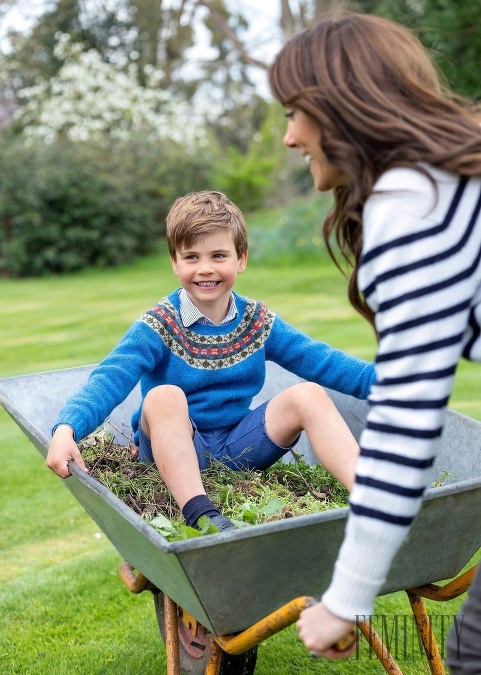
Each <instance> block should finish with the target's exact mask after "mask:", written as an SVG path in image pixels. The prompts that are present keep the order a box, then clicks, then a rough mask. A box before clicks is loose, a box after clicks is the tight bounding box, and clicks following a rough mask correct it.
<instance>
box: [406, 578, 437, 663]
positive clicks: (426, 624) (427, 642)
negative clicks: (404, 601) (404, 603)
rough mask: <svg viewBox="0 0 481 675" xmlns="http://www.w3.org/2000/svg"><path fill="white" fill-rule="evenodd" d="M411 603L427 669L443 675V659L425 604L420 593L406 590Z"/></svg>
mask: <svg viewBox="0 0 481 675" xmlns="http://www.w3.org/2000/svg"><path fill="white" fill-rule="evenodd" d="M406 593H407V596H408V598H409V602H410V603H411V609H412V611H413V614H414V619H415V621H416V626H417V629H418V633H419V637H420V638H421V640H422V643H423V647H424V651H425V652H426V658H427V660H428V664H429V669H430V670H431V673H432V675H445V672H446V671H445V670H444V666H443V661H442V659H441V655H440V653H439V649H438V645H437V642H436V638H435V637H434V633H433V631H432V630H431V622H430V620H429V616H428V613H427V611H426V605H425V604H424V601H423V599H422V597H421V596H420V595H417V594H416V593H411V592H410V591H406Z"/></svg>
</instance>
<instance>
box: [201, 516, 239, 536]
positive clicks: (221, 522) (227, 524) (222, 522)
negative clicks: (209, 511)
mask: <svg viewBox="0 0 481 675" xmlns="http://www.w3.org/2000/svg"><path fill="white" fill-rule="evenodd" d="M208 518H209V520H210V522H211V523H212V525H215V526H216V527H218V528H219V530H220V531H221V532H222V531H223V530H230V529H231V528H233V527H235V525H234V523H232V522H231V521H230V520H229V519H228V518H227V517H226V516H223V515H222V513H219V515H218V516H217V515H216V516H208Z"/></svg>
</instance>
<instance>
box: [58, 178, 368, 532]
mask: <svg viewBox="0 0 481 675" xmlns="http://www.w3.org/2000/svg"><path fill="white" fill-rule="evenodd" d="M167 242H168V246H169V252H170V257H171V262H172V268H173V271H174V273H175V274H176V275H177V276H178V277H179V281H180V284H181V288H180V289H177V290H175V291H174V292H173V293H171V294H170V295H169V296H167V297H165V298H163V299H162V300H161V301H160V302H159V303H158V304H157V305H156V306H155V307H153V308H152V309H151V310H149V311H148V312H146V313H145V314H143V315H142V316H141V317H140V319H139V320H138V321H136V322H135V323H134V324H133V325H132V326H131V328H130V329H129V330H128V331H127V333H126V334H125V336H124V337H123V338H122V340H121V341H120V342H119V343H118V345H117V346H116V347H115V348H114V350H113V351H112V352H111V353H110V354H109V356H107V358H106V359H105V360H104V361H102V363H100V364H99V365H98V366H97V368H96V369H95V370H94V371H93V372H92V374H91V375H90V378H89V380H88V382H87V383H86V385H85V386H84V387H83V388H82V389H81V390H80V391H79V392H78V393H77V394H75V395H74V396H73V397H72V398H71V399H70V400H69V401H68V402H67V404H66V405H65V407H64V408H63V410H62V411H61V412H60V414H59V417H58V420H57V423H56V425H55V427H54V429H53V438H52V442H51V444H50V448H49V451H48V455H47V460H46V462H47V466H48V467H49V468H50V469H52V470H53V471H54V472H55V473H56V474H58V475H59V476H61V477H62V478H66V477H67V476H68V475H70V474H69V470H68V461H69V460H73V461H74V462H76V463H77V464H78V465H79V466H80V467H81V468H82V469H84V470H86V467H85V464H84V462H83V460H82V457H81V455H80V452H79V450H78V447H77V444H76V441H79V440H80V439H82V438H83V437H84V436H86V435H87V434H89V433H91V432H92V431H94V430H95V429H96V428H97V427H98V426H99V425H100V424H101V423H102V422H103V421H104V420H105V419H106V418H107V417H108V415H109V414H110V413H111V412H112V410H113V409H114V408H115V407H116V406H117V405H118V404H119V403H121V402H122V401H123V400H124V399H125V398H126V396H127V395H128V394H129V393H130V391H131V390H132V389H133V388H134V387H135V385H136V384H137V383H138V382H139V381H140V384H141V393H142V403H141V406H140V408H139V410H137V411H136V412H135V413H134V415H133V418H132V429H133V440H134V443H135V444H136V445H137V446H138V447H139V459H140V460H141V461H143V462H155V464H156V465H157V468H158V471H159V473H160V475H161V477H162V478H163V480H164V481H165V483H166V485H167V487H168V488H169V490H170V492H171V493H172V495H173V497H174V499H175V500H176V502H177V503H178V505H179V507H180V508H181V509H182V513H183V516H184V518H185V520H186V522H187V524H188V525H191V526H192V527H196V526H197V522H198V520H199V518H200V517H201V516H203V515H206V516H208V517H209V518H210V520H211V521H212V523H213V524H214V525H216V526H217V527H218V529H219V530H224V529H228V528H230V527H233V524H232V523H231V522H230V520H228V519H227V518H226V517H225V516H223V515H222V514H220V513H219V511H218V510H217V509H216V508H215V506H214V505H213V504H212V502H211V501H210V499H209V498H208V496H207V495H206V493H205V490H204V487H203V484H202V479H201V473H200V470H201V469H204V468H205V467H207V465H208V464H209V461H210V459H211V458H212V457H214V458H216V459H218V460H219V461H221V462H222V463H224V464H227V465H228V466H230V467H231V468H234V469H244V468H251V469H252V468H253V469H264V468H266V467H268V466H270V465H271V464H273V463H274V462H276V461H277V460H278V459H279V458H280V457H282V455H284V454H285V453H286V452H287V451H288V450H289V449H290V448H292V447H293V446H294V445H295V444H296V442H297V441H298V439H299V436H300V434H301V432H302V431H303V430H305V431H306V433H307V436H308V438H309V440H310V442H311V445H312V447H313V450H314V452H315V453H316V456H317V457H318V459H319V461H320V462H321V463H322V464H323V465H324V466H325V467H326V468H327V469H328V470H329V471H330V472H331V473H332V474H333V475H334V476H335V477H336V478H337V479H338V480H340V481H341V482H342V483H343V484H344V485H345V486H346V487H347V488H348V489H349V488H350V487H351V485H352V483H353V480H354V467H355V463H356V459H357V455H358V445H357V443H356V441H355V440H354V438H353V436H352V435H351V433H350V431H349V429H348V427H347V426H346V424H345V423H344V420H343V419H342V417H341V416H340V414H339V413H338V412H337V410H336V408H335V406H334V404H333V403H332V401H331V400H330V398H329V397H328V396H327V394H326V393H325V391H324V389H323V388H322V387H323V386H326V387H330V388H332V389H336V390H338V391H341V392H343V393H346V394H350V395H352V396H356V397H357V398H365V397H366V396H367V395H368V393H369V390H370V387H371V384H372V383H373V381H374V379H375V373H374V368H373V366H372V365H371V364H368V363H366V362H364V361H361V360H359V359H357V358H354V357H351V356H348V355H346V354H344V353H343V352H340V351H338V350H335V349H332V348H331V347H329V346H328V345H326V344H325V343H322V342H315V341H314V340H312V339H311V338H309V337H308V336H306V335H304V334H303V333H300V332H299V331H297V330H295V329H294V328H293V327H291V326H289V325H288V324H287V323H285V322H284V321H283V320H282V319H280V318H279V317H277V316H276V315H275V314H274V313H273V312H271V311H270V310H268V309H267V308H266V307H265V305H264V304H263V303H261V302H258V301H255V300H251V299H248V298H244V297H242V296H240V295H238V294H236V293H234V292H233V291H232V287H233V286H234V283H235V280H236V277H237V275H238V274H242V272H244V270H245V268H246V264H247V233H246V226H245V222H244V217H243V215H242V213H241V212H240V210H239V209H238V208H237V207H236V206H235V205H234V204H233V203H232V202H231V201H230V200H229V199H228V198H227V197H226V196H225V195H223V194H222V193H220V192H215V191H204V192H198V193H192V194H188V195H186V196H185V197H181V198H179V199H177V200H176V202H175V203H174V205H173V206H172V208H171V210H170V212H169V214H168V216H167ZM267 360H271V361H274V362H276V363H278V364H279V365H281V366H283V367H284V368H286V369H287V370H290V371H292V372H293V373H295V374H297V375H299V376H301V377H303V378H304V379H306V380H310V381H309V382H303V383H300V384H297V385H295V386H293V387H290V388H289V389H287V390H285V391H283V392H282V393H280V394H278V395H277V396H275V397H274V398H272V399H271V400H270V401H267V402H265V403H263V404H262V405H260V406H259V407H258V408H257V409H256V410H253V411H252V410H250V409H249V405H250V403H251V401H252V398H253V397H254V396H255V395H256V394H257V393H258V392H259V391H260V390H261V388H262V386H263V384H264V378H265V362H266V361H267Z"/></svg>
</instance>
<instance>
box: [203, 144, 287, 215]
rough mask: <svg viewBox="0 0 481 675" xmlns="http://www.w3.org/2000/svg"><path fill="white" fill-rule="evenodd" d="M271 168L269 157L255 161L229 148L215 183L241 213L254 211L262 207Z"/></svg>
mask: <svg viewBox="0 0 481 675" xmlns="http://www.w3.org/2000/svg"><path fill="white" fill-rule="evenodd" d="M273 167H274V163H273V160H272V159H270V158H269V157H265V158H263V159H257V158H256V157H253V156H250V155H243V154H241V153H240V152H239V151H238V150H236V149H235V148H234V147H231V148H229V151H228V153H227V159H226V160H225V161H224V162H222V163H220V167H219V169H220V170H219V169H218V170H217V171H218V173H217V176H216V183H217V185H218V186H219V189H220V190H222V191H224V192H225V193H226V194H227V195H228V196H229V198H230V199H232V201H233V202H235V203H236V204H237V206H238V207H239V208H240V209H241V210H242V211H255V210H256V209H258V208H260V207H261V206H262V205H263V202H264V193H265V192H266V190H267V188H268V186H269V185H270V174H271V173H272V169H273Z"/></svg>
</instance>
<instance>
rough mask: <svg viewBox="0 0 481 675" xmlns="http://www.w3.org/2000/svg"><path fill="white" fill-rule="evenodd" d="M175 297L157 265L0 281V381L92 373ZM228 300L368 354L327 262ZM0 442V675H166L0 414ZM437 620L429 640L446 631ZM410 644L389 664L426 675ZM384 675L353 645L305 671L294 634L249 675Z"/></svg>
mask: <svg viewBox="0 0 481 675" xmlns="http://www.w3.org/2000/svg"><path fill="white" fill-rule="evenodd" d="M174 284H175V278H174V277H173V275H172V272H171V269H170V264H169V261H168V258H167V257H166V255H165V254H158V255H152V256H150V257H147V258H145V259H143V260H141V261H137V262H135V263H133V264H131V265H129V266H125V267H123V268H119V269H113V270H89V271H86V272H83V273H79V274H75V275H70V276H66V277H58V278H48V279H37V280H31V279H26V280H17V281H13V280H7V279H4V280H1V281H0V293H1V297H2V327H1V334H2V351H1V354H2V356H1V365H0V376H1V377H7V376H11V375H19V374H24V373H31V372H39V371H44V370H51V369H57V368H64V367H70V366H76V365H83V364H88V363H95V362H97V361H98V360H99V359H101V358H102V357H103V356H104V355H105V354H106V353H107V352H108V350H109V349H110V348H111V347H113V345H114V344H115V343H116V342H117V340H118V339H119V338H120V337H121V335H122V334H123V332H124V331H125V329H126V328H127V327H128V325H129V324H130V323H131V322H132V321H133V320H134V319H135V318H137V316H138V315H139V314H140V313H141V312H142V311H143V310H144V309H146V308H148V307H149V306H150V305H151V304H152V303H154V302H155V301H156V300H157V299H158V298H160V297H161V296H163V295H164V294H166V293H168V292H169V291H170V290H172V288H173V286H174ZM237 290H239V291H240V292H241V293H244V294H247V295H250V296H252V297H257V298H260V299H263V300H265V301H266V302H267V304H268V305H269V306H270V307H271V308H272V309H273V310H274V311H276V312H277V313H278V314H279V315H281V316H282V317H283V318H285V319H286V320H288V321H290V322H291V323H293V324H294V325H296V326H297V327H298V328H300V329H301V330H304V331H305V332H307V333H310V334H311V335H312V336H314V337H316V338H319V339H323V340H325V341H327V342H330V343H331V344H333V345H335V346H337V347H340V348H342V349H345V350H346V351H348V352H350V353H352V354H355V355H357V356H360V357H363V358H366V359H370V358H372V356H373V354H374V349H375V343H374V337H373V334H372V331H371V329H370V328H369V326H367V325H366V324H365V323H364V322H363V321H362V320H361V319H360V318H359V317H358V316H357V315H356V314H355V313H354V312H353V310H352V309H351V308H350V307H349V305H348V303H347V300H346V298H345V290H346V284H345V280H343V278H342V276H341V275H340V274H339V272H338V271H337V270H336V269H335V268H334V266H333V265H332V263H331V262H330V261H329V260H328V258H327V256H326V255H325V254H321V255H320V256H319V260H318V261H316V262H310V263H308V262H302V263H301V262H299V263H293V264H292V265H290V266H287V265H277V266H276V265H271V266H268V267H261V266H259V265H251V266H250V268H249V269H248V270H247V272H246V274H244V275H242V276H241V277H240V278H239V282H238V286H237ZM476 378H477V379H478V380H479V370H478V368H477V367H476V366H468V365H462V366H461V367H460V369H459V373H458V378H457V384H456V389H455V393H454V396H453V399H452V403H451V405H452V407H454V408H456V409H458V410H460V411H462V412H464V413H465V414H468V415H470V416H472V417H475V418H477V419H481V400H480V398H479V395H478V394H477V391H476V389H477V388H478V389H479V386H477V381H476ZM0 442H1V445H0V448H1V450H0V452H1V458H2V472H1V476H2V478H1V494H2V500H1V502H0V522H1V523H2V527H1V529H0V569H1V573H2V586H1V593H0V673H2V674H3V673H5V674H10V673H12V674H17V673H18V675H25V674H28V675H30V674H35V675H37V674H38V675H92V674H93V673H95V674H98V675H100V674H108V675H136V674H141V675H150V674H152V675H153V674H154V673H155V674H158V673H161V672H164V671H165V653H164V649H163V645H162V642H161V639H160V635H159V631H158V628H157V624H156V620H155V614H154V610H153V602H152V598H151V596H150V593H148V592H147V593H143V594H141V595H139V596H136V595H132V594H130V593H129V592H128V591H127V590H126V589H125V587H124V586H123V584H122V582H121V581H120V580H119V578H118V574H117V571H118V567H119V564H120V563H121V562H122V561H121V559H120V557H119V555H118V554H117V552H116V551H115V550H114V549H113V547H112V545H111V544H110V542H109V541H108V540H106V538H105V537H104V536H103V535H102V534H101V533H100V532H99V531H98V528H97V526H96V525H95V523H93V521H91V520H90V518H89V517H88V516H87V515H86V513H85V512H84V511H83V509H82V507H81V506H80V505H79V503H78V502H77V501H76V500H75V499H74V497H73V496H72V495H71V494H70V492H69V491H68V490H67V489H66V488H65V487H64V486H63V485H62V481H61V480H60V479H59V478H57V477H56V476H54V475H53V474H52V473H51V472H50V471H48V470H47V469H46V467H45V465H44V462H43V459H42V458H41V456H40V455H39V454H38V453H37V452H36V450H35V449H34V448H33V446H32V445H31V444H30V443H29V441H28V440H27V439H26V438H25V436H23V434H22V433H21V432H20V431H19V430H18V429H17V427H16V426H15V425H14V423H13V422H12V421H11V420H10V418H9V417H8V416H7V415H6V413H5V412H4V411H3V409H2V410H1V411H0ZM292 573H293V574H302V570H292ZM460 603H461V600H455V601H451V602H449V603H445V604H443V605H441V606H439V605H437V606H436V605H435V604H434V603H431V604H430V605H429V611H430V612H432V613H433V614H437V615H438V618H439V617H440V618H442V617H444V618H445V619H446V622H449V623H451V618H452V616H453V615H454V613H455V612H456V611H457V609H458V608H459V606H460ZM376 613H377V614H383V615H385V616H386V617H387V621H388V623H389V622H390V621H391V622H392V623H393V622H394V616H395V615H397V616H398V617H404V616H408V615H409V607H408V603H407V600H406V599H405V598H404V596H403V594H393V595H391V596H388V597H384V598H380V599H379V600H378V603H377V606H376ZM440 618H439V620H438V622H437V623H438V624H439V627H438V628H439V633H438V634H440V633H441V632H443V631H444V632H446V625H444V626H443V627H442V628H441V623H444V619H443V622H441V619H440ZM435 624H436V622H435ZM410 639H411V638H410ZM409 645H410V647H409V648H408V649H407V651H406V650H405V653H403V652H402V650H401V654H400V655H399V659H398V660H399V664H400V666H401V668H402V669H403V672H404V673H405V675H421V674H423V673H429V668H428V666H427V665H426V663H425V662H424V660H423V658H422V656H421V653H420V651H419V647H418V645H417V644H416V642H415V641H414V642H409ZM382 672H384V670H383V668H382V667H381V666H380V664H379V663H378V662H377V661H376V660H375V658H374V657H373V655H372V654H370V653H369V650H368V648H367V646H366V644H365V643H364V642H363V643H361V648H360V650H359V654H358V656H357V657H353V658H352V659H350V660H349V661H347V662H336V663H333V662H324V661H318V662H316V661H313V660H312V659H310V658H309V656H308V655H307V652H306V650H305V648H304V647H303V646H302V644H301V643H300V641H299V639H298V638H297V634H296V631H295V628H294V627H291V628H289V629H287V630H285V631H282V632H281V633H279V634H278V635H276V636H274V637H272V638H270V639H269V640H266V641H265V642H263V643H262V644H261V645H260V647H259V657H258V666H257V668H256V675H295V674H299V675H301V674H303V673H318V674H321V673H323V674H324V673H332V674H334V675H336V674H337V673H353V674H361V673H382Z"/></svg>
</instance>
